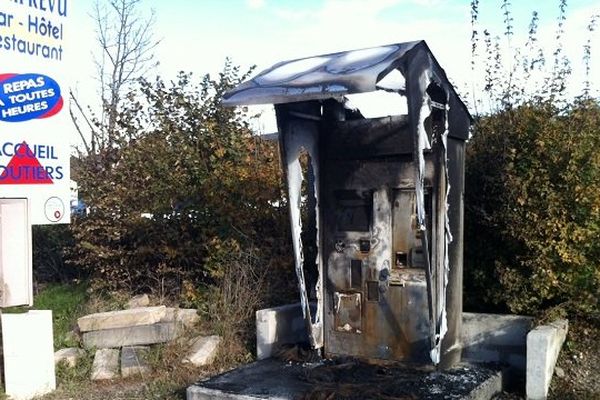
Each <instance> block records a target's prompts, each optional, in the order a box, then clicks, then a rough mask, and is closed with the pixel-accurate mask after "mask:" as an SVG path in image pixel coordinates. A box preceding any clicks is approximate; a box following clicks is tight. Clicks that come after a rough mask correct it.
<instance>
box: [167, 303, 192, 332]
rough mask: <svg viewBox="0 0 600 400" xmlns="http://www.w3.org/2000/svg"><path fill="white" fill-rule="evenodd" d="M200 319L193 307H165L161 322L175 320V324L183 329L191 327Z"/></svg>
mask: <svg viewBox="0 0 600 400" xmlns="http://www.w3.org/2000/svg"><path fill="white" fill-rule="evenodd" d="M199 321H200V316H199V315H198V310H196V309H195V308H173V307H167V311H166V313H165V317H164V318H163V319H162V320H161V322H176V323H177V326H178V327H180V328H184V329H189V328H192V327H193V326H194V325H196V324H197V323H198V322H199Z"/></svg>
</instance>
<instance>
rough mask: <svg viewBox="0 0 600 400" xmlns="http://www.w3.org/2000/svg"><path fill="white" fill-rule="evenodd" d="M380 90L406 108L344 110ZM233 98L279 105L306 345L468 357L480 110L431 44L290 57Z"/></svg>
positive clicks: (367, 354)
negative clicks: (467, 222)
mask: <svg viewBox="0 0 600 400" xmlns="http://www.w3.org/2000/svg"><path fill="white" fill-rule="evenodd" d="M379 91H383V92H386V93H393V95H394V96H398V98H401V99H403V100H404V103H403V104H404V107H403V108H404V109H402V107H399V108H398V110H397V111H396V112H395V113H394V114H395V115H391V116H385V117H378V118H366V117H365V116H364V115H363V113H362V112H361V110H360V109H353V108H351V107H350V106H349V105H348V97H349V96H351V95H353V94H357V93H367V92H379ZM224 103H225V104H226V105H250V104H269V103H271V104H275V110H276V114H277V123H278V129H279V143H280V149H281V156H282V163H283V168H284V170H285V174H286V178H287V185H288V200H289V207H290V218H291V226H292V238H293V245H294V256H295V267H296V274H297V277H298V283H299V289H300V297H301V304H302V308H303V315H304V320H305V323H306V328H307V331H308V337H309V339H310V343H311V345H312V346H313V347H314V348H316V349H322V351H323V353H324V355H325V356H327V357H335V356H352V357H357V358H360V359H365V360H392V361H404V362H409V363H433V364H436V365H440V366H443V367H448V366H451V365H453V364H455V363H456V362H458V361H460V356H461V344H460V330H461V316H462V265H463V259H462V253H463V186H464V183H463V177H464V152H465V142H466V140H467V139H468V136H469V126H470V123H471V118H470V116H469V113H468V111H467V109H466V107H465V106H464V104H463V103H462V102H461V101H460V99H459V98H458V96H457V94H456V92H455V91H454V89H453V87H452V85H451V84H450V82H449V81H448V78H447V77H446V74H445V72H444V70H443V69H442V68H441V67H440V66H439V64H438V63H437V61H436V60H435V58H434V57H433V55H432V53H431V51H430V50H429V48H428V46H427V45H426V43H425V42H424V41H417V42H408V43H399V44H392V45H387V46H381V47H375V48H368V49H360V50H353V51H345V52H339V53H333V54H325V55H321V56H315V57H309V58H303V59H297V60H292V61H286V62H281V63H278V64H276V65H275V66H273V67H271V68H269V69H267V70H265V71H263V72H261V73H259V74H258V75H257V76H255V77H254V78H253V79H251V80H249V81H246V82H244V83H242V84H241V85H239V86H238V87H237V88H235V89H234V90H232V91H230V92H228V93H227V94H226V95H225V98H224ZM304 179H305V180H306V183H305V184H303V180H304ZM303 225H304V226H305V231H304V232H303ZM313 303H314V304H316V307H311V304H313Z"/></svg>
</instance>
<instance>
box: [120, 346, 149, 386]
mask: <svg viewBox="0 0 600 400" xmlns="http://www.w3.org/2000/svg"><path fill="white" fill-rule="evenodd" d="M149 351H150V348H149V347H145V346H129V347H123V349H122V350H121V376H122V377H123V378H128V377H131V376H144V375H146V374H149V373H150V372H152V367H150V364H148V361H147V359H148V352H149Z"/></svg>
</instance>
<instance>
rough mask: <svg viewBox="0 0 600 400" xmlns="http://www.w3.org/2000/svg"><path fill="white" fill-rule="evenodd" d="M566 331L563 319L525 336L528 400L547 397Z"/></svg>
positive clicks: (540, 327) (567, 324)
mask: <svg viewBox="0 0 600 400" xmlns="http://www.w3.org/2000/svg"><path fill="white" fill-rule="evenodd" d="M568 329H569V322H568V321H567V320H564V319H563V320H558V321H555V322H553V323H551V324H548V325H541V326H538V327H537V328H535V329H534V330H532V331H531V332H529V334H528V335H527V376H526V385H525V392H526V395H527V399H528V400H545V399H546V398H547V397H548V388H549V387H550V381H551V380H552V375H553V374H554V366H555V365H556V360H557V359H558V354H559V353H560V349H561V347H562V345H563V343H564V342H565V339H566V337H567V331H568Z"/></svg>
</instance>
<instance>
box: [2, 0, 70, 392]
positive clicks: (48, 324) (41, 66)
mask: <svg viewBox="0 0 600 400" xmlns="http://www.w3.org/2000/svg"><path fill="white" fill-rule="evenodd" d="M73 3H74V2H73V1H72V0H5V1H2V2H0V292H1V296H2V297H1V299H0V300H1V301H0V307H10V306H21V305H28V306H31V305H32V304H33V296H32V290H31V289H32V287H31V286H32V282H31V275H32V260H31V254H32V243H31V225H47V224H66V223H69V222H70V207H69V204H70V171H69V161H70V145H69V135H70V132H72V122H71V120H70V115H69V112H68V110H67V109H66V107H65V96H66V95H67V93H68V80H67V78H68V68H67V63H68V61H69V55H70V54H69V51H68V47H67V43H66V40H67V38H68V36H69V35H70V33H71V32H70V30H69V21H70V15H71V13H72V10H71V9H70V6H71V5H72V4H73ZM1 320H2V330H3V331H4V332H3V335H2V342H3V347H4V349H3V350H4V351H3V352H4V355H5V357H4V376H5V388H6V393H7V394H8V395H9V396H11V397H12V398H16V399H29V398H32V397H34V396H38V395H41V394H45V393H48V392H49V391H52V390H53V389H54V388H55V386H56V381H55V374H54V357H53V353H54V350H53V338H52V316H51V311H30V312H28V313H24V314H12V315H3V316H2V319H1ZM25 333H26V334H25ZM32 349H35V350H32Z"/></svg>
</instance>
